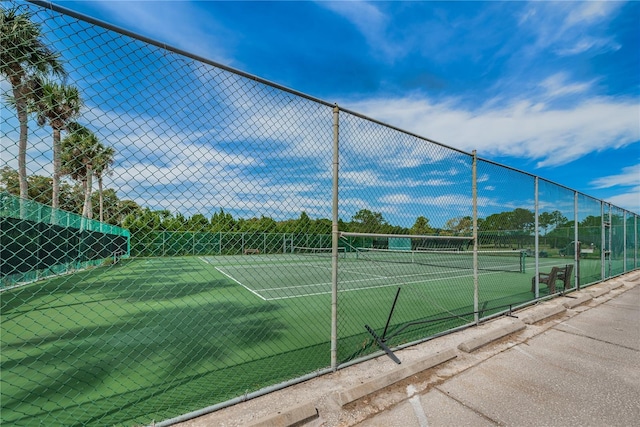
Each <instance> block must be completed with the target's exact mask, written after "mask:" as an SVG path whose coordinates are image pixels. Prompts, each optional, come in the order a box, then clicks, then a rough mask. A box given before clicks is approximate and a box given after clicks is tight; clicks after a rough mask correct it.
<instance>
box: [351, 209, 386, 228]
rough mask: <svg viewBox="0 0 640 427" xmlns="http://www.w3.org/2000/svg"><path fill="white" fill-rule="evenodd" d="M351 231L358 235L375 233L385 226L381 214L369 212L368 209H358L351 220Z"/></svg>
mask: <svg viewBox="0 0 640 427" xmlns="http://www.w3.org/2000/svg"><path fill="white" fill-rule="evenodd" d="M351 224H352V227H353V230H352V231H356V232H360V233H377V232H380V229H381V228H382V227H383V226H384V225H386V224H387V222H386V221H385V219H384V218H383V217H382V214H381V213H379V212H371V211H370V210H369V209H360V210H359V211H358V212H356V214H355V215H354V216H353V217H352V219H351Z"/></svg>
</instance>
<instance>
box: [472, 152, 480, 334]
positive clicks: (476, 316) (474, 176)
mask: <svg viewBox="0 0 640 427" xmlns="http://www.w3.org/2000/svg"><path fill="white" fill-rule="evenodd" d="M472 155H473V161H472V163H471V198H472V203H471V204H472V206H473V312H474V315H473V318H474V321H475V323H476V325H477V324H479V323H480V313H479V312H478V307H479V301H478V299H479V297H478V295H479V294H478V179H477V178H478V155H477V153H476V150H473V152H472Z"/></svg>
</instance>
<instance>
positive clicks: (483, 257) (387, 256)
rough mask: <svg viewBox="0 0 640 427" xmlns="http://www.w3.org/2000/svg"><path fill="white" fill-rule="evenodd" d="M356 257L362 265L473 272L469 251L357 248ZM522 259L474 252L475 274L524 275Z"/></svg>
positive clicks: (505, 253) (507, 253) (502, 253)
mask: <svg viewBox="0 0 640 427" xmlns="http://www.w3.org/2000/svg"><path fill="white" fill-rule="evenodd" d="M356 257H357V258H358V259H360V260H365V261H374V262H391V263H401V264H422V265H430V266H435V267H448V268H455V269H463V270H473V252H472V251H443V250H435V251H434V250H417V251H402V250H392V249H376V248H357V249H356ZM525 257H526V253H525V252H524V251H519V250H511V251H478V270H487V271H511V272H519V273H524V271H525Z"/></svg>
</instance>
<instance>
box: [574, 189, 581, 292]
mask: <svg viewBox="0 0 640 427" xmlns="http://www.w3.org/2000/svg"><path fill="white" fill-rule="evenodd" d="M579 238H580V236H579V234H578V192H577V191H574V192H573V265H574V268H573V274H574V278H575V280H574V282H575V284H576V289H580V241H579V240H578V239H579Z"/></svg>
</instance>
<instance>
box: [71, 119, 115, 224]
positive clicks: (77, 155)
mask: <svg viewBox="0 0 640 427" xmlns="http://www.w3.org/2000/svg"><path fill="white" fill-rule="evenodd" d="M68 128H69V131H70V133H69V135H67V136H66V137H65V138H64V139H63V140H62V155H61V160H62V171H63V173H65V174H68V175H70V176H71V178H73V179H74V180H76V181H78V182H80V183H81V184H82V189H83V190H84V203H83V207H82V216H84V217H87V218H92V217H93V209H92V207H91V191H92V185H93V181H92V178H93V167H94V165H95V162H96V159H97V157H98V153H100V151H102V150H103V149H104V146H102V144H100V141H99V140H98V137H97V136H96V135H95V134H94V133H93V132H91V131H90V130H89V129H87V128H86V127H84V126H82V125H79V124H77V123H70V124H69V127H68Z"/></svg>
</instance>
